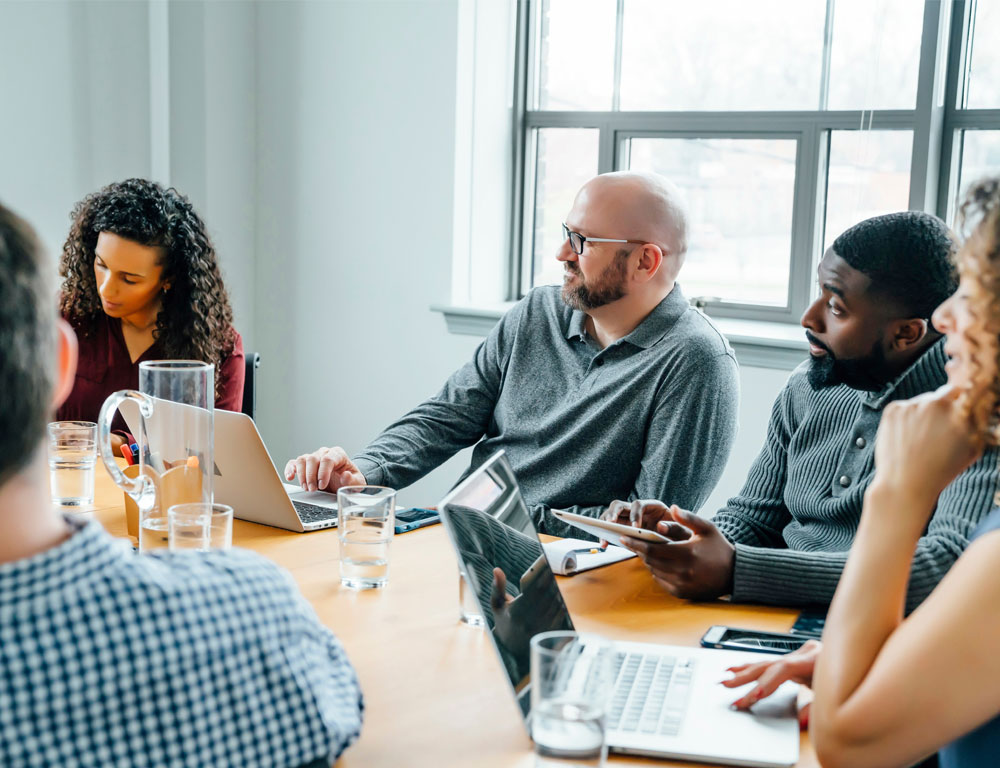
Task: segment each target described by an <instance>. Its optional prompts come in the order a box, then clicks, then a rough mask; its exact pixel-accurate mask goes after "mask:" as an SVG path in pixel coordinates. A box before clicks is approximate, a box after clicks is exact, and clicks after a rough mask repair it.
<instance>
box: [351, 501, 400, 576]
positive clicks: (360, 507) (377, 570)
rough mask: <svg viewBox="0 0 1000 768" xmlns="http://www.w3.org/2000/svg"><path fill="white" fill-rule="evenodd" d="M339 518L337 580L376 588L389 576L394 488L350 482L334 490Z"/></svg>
mask: <svg viewBox="0 0 1000 768" xmlns="http://www.w3.org/2000/svg"><path fill="white" fill-rule="evenodd" d="M337 507H338V509H339V514H340V520H339V522H338V523H337V526H338V528H337V530H338V535H339V537H340V583H341V584H343V585H344V586H345V587H350V588H351V589H378V588H381V587H384V586H385V585H386V582H387V581H388V580H389V543H390V542H391V541H392V533H393V517H394V515H395V511H396V492H395V491H394V490H392V489H391V488H383V487H382V486H379V485H349V486H345V487H343V488H341V489H340V490H338V491H337Z"/></svg>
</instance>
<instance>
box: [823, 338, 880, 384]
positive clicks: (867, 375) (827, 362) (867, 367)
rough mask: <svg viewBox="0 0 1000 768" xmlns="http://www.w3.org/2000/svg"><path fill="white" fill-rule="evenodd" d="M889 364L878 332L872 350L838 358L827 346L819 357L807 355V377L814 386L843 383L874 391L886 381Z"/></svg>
mask: <svg viewBox="0 0 1000 768" xmlns="http://www.w3.org/2000/svg"><path fill="white" fill-rule="evenodd" d="M888 368H889V365H888V363H887V361H886V359H885V350H884V349H883V348H882V337H881V336H879V338H878V340H877V341H876V342H875V345H874V346H873V347H872V350H871V352H869V353H868V354H867V355H865V356H864V357H854V358H851V359H849V360H838V359H837V358H836V357H834V356H833V353H832V352H830V351H829V350H827V353H826V354H825V355H823V356H821V357H812V358H810V360H809V370H808V372H807V374H806V378H807V379H808V381H809V386H811V387H812V388H813V389H814V390H820V389H826V388H828V387H837V386H840V385H841V384H844V385H845V386H848V387H850V388H851V389H860V390H863V391H865V392H877V391H878V390H880V389H882V387H884V386H885V385H886V384H887V383H888Z"/></svg>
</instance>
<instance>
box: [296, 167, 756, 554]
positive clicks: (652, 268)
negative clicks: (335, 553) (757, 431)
mask: <svg viewBox="0 0 1000 768" xmlns="http://www.w3.org/2000/svg"><path fill="white" fill-rule="evenodd" d="M562 226H563V235H564V236H565V239H564V241H563V243H562V246H561V247H560V249H559V252H558V253H557V254H556V258H557V259H558V260H559V261H561V262H562V263H563V268H564V277H563V284H562V286H561V287H559V286H543V287H540V288H535V289H534V290H532V291H531V292H530V293H529V294H528V295H527V296H525V297H524V298H523V299H522V300H521V301H519V302H518V303H517V304H516V305H515V306H514V307H513V308H511V310H510V311H509V312H507V314H506V315H504V317H503V318H501V320H500V322H499V323H498V324H497V325H496V327H494V329H493V330H492V331H491V333H490V335H489V336H488V337H487V339H486V340H485V341H484V342H483V343H482V344H481V345H480V346H479V348H478V349H477V350H476V353H475V355H474V356H473V358H472V360H470V361H469V362H468V363H466V364H465V365H464V366H463V367H462V368H460V369H459V370H458V371H456V372H455V373H454V374H452V376H451V377H450V378H449V379H448V381H447V382H445V385H444V387H443V388H442V389H441V391H440V392H438V393H437V394H436V395H435V396H434V397H432V398H430V399H429V400H426V401H425V402H423V403H421V404H420V405H418V406H417V407H416V408H414V409H413V410H412V411H410V412H409V413H407V414H406V415H405V416H403V417H402V418H401V419H399V420H398V421H397V422H395V423H394V424H392V425H391V426H389V427H387V428H386V429H385V430H384V431H383V432H382V433H381V434H380V435H379V436H378V437H376V438H375V440H374V441H373V442H372V443H370V444H369V445H368V446H367V447H366V448H365V449H364V450H362V451H361V452H360V453H358V454H356V455H355V456H353V457H349V456H348V454H347V452H346V451H345V450H344V449H343V448H340V447H333V448H328V447H323V448H320V449H318V450H316V451H314V452H313V453H309V454H304V455H302V456H299V457H298V458H296V459H293V460H291V461H289V462H288V464H287V465H286V467H285V477H286V478H287V479H288V480H293V479H296V478H297V479H298V481H299V483H300V484H301V485H302V486H303V487H304V488H307V489H309V490H326V491H336V489H337V488H339V487H341V486H343V485H355V484H364V483H367V484H375V485H388V486H391V487H394V488H404V487H405V486H407V485H410V484H411V483H414V482H416V481H417V480H419V479H420V478H421V477H423V476H424V475H425V474H427V473H428V472H430V471H431V470H433V469H434V468H435V467H437V466H439V465H440V464H442V463H443V462H444V461H446V460H447V459H449V458H450V457H451V456H453V455H454V454H455V453H457V452H458V451H459V450H461V449H463V448H466V447H468V446H473V445H474V446H475V448H474V450H473V454H472V462H471V464H470V466H469V469H468V470H467V471H466V474H468V473H469V472H471V471H472V470H473V469H475V468H476V467H477V466H479V464H481V463H482V462H483V461H485V460H486V459H487V458H488V457H489V456H490V455H491V454H492V453H494V452H495V451H496V450H498V449H500V448H502V449H504V450H505V451H506V453H507V457H508V459H509V460H510V463H511V466H512V467H513V469H514V472H515V474H516V475H517V478H518V481H519V483H520V486H521V491H522V494H523V495H524V498H525V501H526V502H527V504H528V505H529V508H530V511H531V515H532V518H533V519H534V522H535V525H536V526H537V527H538V528H539V530H541V531H543V532H546V533H553V534H556V535H564V536H565V535H576V533H579V531H576V529H571V528H569V527H568V526H566V525H565V524H563V523H562V522H560V521H559V520H557V519H556V518H554V517H553V516H551V515H550V514H549V513H548V511H549V509H552V508H555V509H566V510H570V511H572V512H577V513H579V514H585V515H589V516H592V517H598V516H600V515H601V513H602V512H603V511H604V509H605V508H606V506H607V504H608V503H609V502H610V501H611V500H612V499H625V498H627V499H642V498H654V499H665V498H669V499H670V500H671V502H675V500H676V499H679V498H680V499H684V500H685V503H686V504H687V505H688V506H687V508H689V509H697V508H698V507H700V506H701V504H702V503H704V501H705V500H706V499H707V498H708V495H709V494H710V493H711V491H712V489H713V488H714V487H715V483H716V482H717V481H718V479H719V476H720V475H721V474H722V470H723V469H724V468H725V465H726V461H727V459H728V458H729V451H730V449H731V447H732V442H733V438H734V437H735V434H736V417H737V407H738V400H739V379H738V371H737V366H736V359H735V357H734V355H733V351H732V349H731V348H730V347H729V345H728V344H727V342H726V340H725V338H724V337H723V336H722V334H720V333H719V331H718V330H717V329H716V328H715V327H714V326H713V325H712V323H711V322H710V321H709V320H708V318H706V317H705V316H704V315H703V314H702V313H701V312H699V311H698V310H696V309H694V308H692V307H691V306H690V305H689V304H688V302H687V299H685V298H684V295H683V294H682V293H681V288H680V285H679V284H678V283H677V275H678V272H679V271H680V269H681V266H682V264H683V262H684V254H685V251H686V248H687V220H686V215H685V212H684V208H683V206H682V204H681V202H680V198H679V194H678V192H677V190H676V189H675V188H674V187H673V186H672V185H671V184H669V183H668V182H667V181H666V180H664V179H663V178H661V177H659V176H657V175H655V174H642V173H633V172H619V173H607V174H603V175H601V176H597V177H595V178H593V179H591V180H590V181H588V182H587V183H586V184H585V185H584V186H583V188H582V189H581V190H580V191H579V193H578V194H577V196H576V199H575V201H574V203H573V208H572V210H571V211H570V212H569V214H568V216H567V218H566V221H565V223H564V224H563V225H562ZM676 503H680V502H676ZM574 531H575V533H574Z"/></svg>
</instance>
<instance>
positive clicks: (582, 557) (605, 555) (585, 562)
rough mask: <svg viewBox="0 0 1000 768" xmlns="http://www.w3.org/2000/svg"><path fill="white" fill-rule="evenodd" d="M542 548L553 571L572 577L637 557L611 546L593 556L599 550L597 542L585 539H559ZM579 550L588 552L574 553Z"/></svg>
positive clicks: (620, 548) (625, 550)
mask: <svg viewBox="0 0 1000 768" xmlns="http://www.w3.org/2000/svg"><path fill="white" fill-rule="evenodd" d="M542 547H543V548H544V549H545V555H546V557H547V558H548V561H549V565H550V566H551V567H552V570H553V571H555V572H556V573H557V574H559V575H560V576H572V575H573V574H574V573H580V572H581V571H589V570H591V569H592V568H600V567H601V566H602V565H610V564H611V563H617V562H621V561H622V560H628V559H629V558H630V557H635V553H634V552H629V551H628V550H627V549H623V548H622V547H616V546H609V547H608V548H607V549H606V550H604V551H603V552H601V551H599V550H598V552H596V553H594V554H591V553H590V550H592V549H597V542H596V541H585V540H584V539H559V540H558V541H550V542H548V543H546V544H543V545H542ZM578 549H584V550H587V551H586V552H576V551H574V550H578Z"/></svg>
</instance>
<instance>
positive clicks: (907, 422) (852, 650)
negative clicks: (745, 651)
mask: <svg viewBox="0 0 1000 768" xmlns="http://www.w3.org/2000/svg"><path fill="white" fill-rule="evenodd" d="M961 220H962V222H963V225H964V227H963V228H964V229H965V230H966V231H967V232H970V234H969V236H968V238H967V239H966V241H965V243H964V245H963V247H962V249H961V251H960V252H959V254H958V269H959V276H960V282H959V287H958V290H957V291H956V292H955V294H954V295H953V296H952V297H951V298H949V299H948V300H947V301H946V302H945V303H944V304H942V305H941V306H940V307H938V309H937V311H936V312H935V313H934V318H933V322H934V326H935V327H936V328H939V329H941V330H942V331H944V332H945V333H946V334H947V336H948V341H947V343H946V346H945V352H946V353H947V354H948V355H949V357H950V358H951V360H950V362H949V363H948V364H947V366H946V370H947V373H948V383H947V384H946V385H945V386H944V387H942V388H941V389H939V390H938V391H936V392H930V393H927V394H924V395H921V396H919V397H916V398H913V399H912V400H908V401H901V402H898V403H893V404H892V405H890V406H888V407H887V408H886V410H885V414H884V415H883V417H882V421H881V423H880V425H879V429H878V437H877V440H876V444H875V466H876V472H875V479H874V480H873V481H872V484H871V485H870V486H869V488H868V491H867V493H866V494H865V502H864V511H863V513H862V516H861V524H860V526H859V528H858V535H857V537H856V538H855V540H854V546H853V547H852V548H851V554H850V557H849V558H848V561H847V567H846V568H845V569H844V574H843V576H842V577H841V580H840V584H839V586H838V587H837V593H836V595H835V596H834V599H833V603H832V604H831V606H830V613H829V615H828V616H827V621H826V629H825V630H824V632H823V643H822V645H820V644H819V643H809V644H808V645H807V646H805V647H803V648H802V649H801V650H799V651H796V652H795V653H793V654H789V655H788V656H785V657H783V658H781V659H778V660H777V661H771V662H763V663H761V664H752V665H745V666H742V667H734V668H733V670H731V671H732V672H733V677H732V679H731V680H727V681H725V683H724V684H725V685H728V686H730V687H735V686H739V685H744V684H746V683H748V682H750V681H753V680H756V681H757V685H756V686H754V688H753V689H752V690H750V691H749V692H748V693H746V694H745V695H744V696H742V697H741V698H740V699H739V700H738V701H736V702H735V706H736V707H738V708H749V707H750V706H752V705H753V704H754V703H756V702H757V701H759V700H760V699H762V698H764V697H765V696H767V695H769V694H770V693H771V692H772V691H774V690H775V689H776V688H777V686H778V685H779V684H780V683H781V682H783V681H784V680H788V679H792V680H797V681H798V682H802V683H806V684H811V685H812V687H813V689H814V694H815V696H814V700H813V703H812V705H811V713H810V714H809V716H808V719H809V722H810V733H811V736H812V741H813V744H814V745H815V748H816V752H817V755H818V756H819V759H820V762H821V763H822V765H824V766H851V768H865V766H873V768H874V767H876V766H877V768H888V766H906V765H912V764H914V763H916V762H918V761H919V760H921V759H923V758H925V757H927V756H929V755H932V754H933V753H934V752H935V751H937V750H940V753H939V755H940V764H941V766H942V768H958V767H961V768H970V767H971V766H987V765H989V766H993V765H997V764H998V761H1000V653H998V651H997V648H998V645H1000V571H998V568H997V565H998V563H1000V509H994V511H993V512H992V513H991V514H990V515H989V516H988V517H987V518H986V519H985V520H984V521H983V522H982V524H981V525H980V526H979V528H978V529H977V530H976V532H975V534H974V535H973V537H972V538H973V539H974V540H973V542H972V543H971V544H970V546H969V547H968V549H967V550H966V551H965V552H964V553H963V554H962V556H961V557H959V558H958V560H957V562H956V563H955V565H954V566H953V567H952V569H951V570H950V571H949V572H948V574H947V575H946V576H945V578H944V579H943V580H942V581H941V583H940V584H939V585H938V586H937V588H936V589H935V590H934V591H933V592H932V593H931V594H930V596H929V597H928V598H927V599H926V600H925V601H924V602H923V603H922V604H921V605H920V607H919V608H917V610H915V611H914V612H913V613H912V614H911V615H910V616H908V617H906V618H904V617H903V607H904V596H905V594H906V582H907V578H908V577H909V574H910V562H911V560H912V558H913V553H914V549H915V546H916V542H917V540H918V539H919V538H920V536H921V534H922V532H923V530H924V528H925V527H926V525H927V521H928V518H929V517H930V515H931V512H932V511H933V510H934V504H935V501H936V500H937V497H938V495H939V494H940V493H941V491H943V490H944V488H945V487H946V486H948V485H949V484H950V483H952V482H953V481H954V480H955V478H956V477H958V476H959V475H960V474H961V473H962V471H963V470H964V469H965V468H966V467H968V466H969V465H970V464H972V463H973V462H974V461H975V460H976V459H977V458H978V457H979V456H981V455H982V453H983V451H984V449H985V448H986V447H987V446H995V445H997V444H998V443H1000V436H998V424H1000V178H993V179H986V180H983V181H981V182H979V183H977V184H975V185H973V186H972V187H971V189H970V190H969V192H968V193H967V195H966V198H965V201H964V203H963V204H962V209H961ZM996 479H997V478H996V476H994V477H993V478H992V483H993V486H994V487H993V490H994V491H995V490H996Z"/></svg>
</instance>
